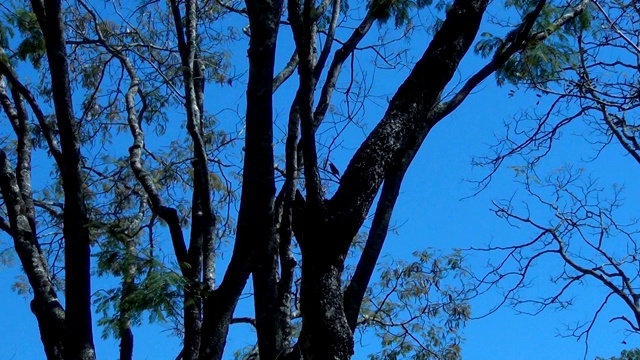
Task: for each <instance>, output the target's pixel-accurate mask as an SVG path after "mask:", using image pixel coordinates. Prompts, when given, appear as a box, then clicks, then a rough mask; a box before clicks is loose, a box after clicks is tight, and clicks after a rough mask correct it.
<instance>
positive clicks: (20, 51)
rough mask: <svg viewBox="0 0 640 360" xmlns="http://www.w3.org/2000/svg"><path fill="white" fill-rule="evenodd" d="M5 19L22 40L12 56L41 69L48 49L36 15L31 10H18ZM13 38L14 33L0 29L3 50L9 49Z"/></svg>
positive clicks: (7, 15) (0, 42) (6, 15)
mask: <svg viewBox="0 0 640 360" xmlns="http://www.w3.org/2000/svg"><path fill="white" fill-rule="evenodd" d="M5 18H6V20H7V23H9V24H10V25H12V26H13V27H15V28H16V29H17V30H18V32H19V33H20V36H21V38H22V39H21V41H20V43H19V44H18V46H17V47H16V48H15V49H14V50H13V52H14V53H13V54H12V56H15V57H17V58H18V59H20V60H22V61H25V60H29V61H30V62H31V64H32V65H33V67H34V68H36V69H38V68H40V66H41V65H42V59H43V58H44V54H45V51H46V49H45V45H44V37H43V35H42V31H41V30H40V26H39V25H38V21H37V19H36V16H35V14H34V13H33V12H32V11H30V10H27V9H23V8H18V9H15V10H14V11H13V12H12V13H8V14H5ZM13 36H14V33H13V32H12V31H7V30H6V29H5V30H4V31H3V29H0V44H1V45H2V47H3V48H8V47H9V41H8V38H9V37H13Z"/></svg>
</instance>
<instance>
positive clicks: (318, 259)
mask: <svg viewBox="0 0 640 360" xmlns="http://www.w3.org/2000/svg"><path fill="white" fill-rule="evenodd" d="M323 223H324V225H325V226H326V227H328V228H331V227H330V226H327V223H326V222H319V223H317V224H323ZM318 229H319V227H316V228H315V231H305V236H304V240H303V243H304V246H302V256H303V260H302V279H303V280H302V285H301V289H300V305H301V311H302V321H303V326H302V332H301V334H300V340H299V346H300V350H301V353H302V356H303V359H305V360H346V359H350V358H351V356H352V355H353V352H354V349H353V346H354V342H353V333H352V332H351V330H350V329H349V324H348V322H347V318H346V315H345V312H344V298H343V289H342V281H341V276H342V272H343V270H344V260H345V255H344V251H340V249H339V248H336V247H332V246H330V245H329V244H328V240H330V239H332V234H331V233H330V232H326V231H318ZM309 230H311V229H309ZM332 230H337V229H335V228H333V229H332ZM327 245H329V246H327Z"/></svg>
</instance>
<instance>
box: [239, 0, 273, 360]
mask: <svg viewBox="0 0 640 360" xmlns="http://www.w3.org/2000/svg"><path fill="white" fill-rule="evenodd" d="M246 4H247V13H248V15H249V24H250V27H251V39H250V40H249V51H248V56H249V84H248V88H247V118H246V122H247V134H246V145H245V158H244V161H245V163H244V170H243V171H244V173H243V186H242V198H241V205H240V212H239V217H238V236H237V241H241V242H243V243H245V242H247V240H248V239H247V240H245V239H242V238H244V237H253V238H254V240H253V242H254V244H253V246H252V247H253V251H254V255H253V258H252V278H253V287H254V304H255V312H256V329H257V332H258V348H259V353H260V359H265V360H271V359H276V357H277V356H278V353H279V352H280V350H281V347H282V342H283V339H282V338H281V332H280V322H279V306H278V286H277V283H278V281H277V277H276V271H277V264H278V262H277V261H278V244H277V242H276V232H275V221H274V198H275V182H274V170H273V163H274V157H273V99H272V90H273V78H274V64H275V52H276V39H277V35H278V29H279V26H280V14H281V13H282V0H275V1H247V2H246ZM249 241H250V240H249Z"/></svg>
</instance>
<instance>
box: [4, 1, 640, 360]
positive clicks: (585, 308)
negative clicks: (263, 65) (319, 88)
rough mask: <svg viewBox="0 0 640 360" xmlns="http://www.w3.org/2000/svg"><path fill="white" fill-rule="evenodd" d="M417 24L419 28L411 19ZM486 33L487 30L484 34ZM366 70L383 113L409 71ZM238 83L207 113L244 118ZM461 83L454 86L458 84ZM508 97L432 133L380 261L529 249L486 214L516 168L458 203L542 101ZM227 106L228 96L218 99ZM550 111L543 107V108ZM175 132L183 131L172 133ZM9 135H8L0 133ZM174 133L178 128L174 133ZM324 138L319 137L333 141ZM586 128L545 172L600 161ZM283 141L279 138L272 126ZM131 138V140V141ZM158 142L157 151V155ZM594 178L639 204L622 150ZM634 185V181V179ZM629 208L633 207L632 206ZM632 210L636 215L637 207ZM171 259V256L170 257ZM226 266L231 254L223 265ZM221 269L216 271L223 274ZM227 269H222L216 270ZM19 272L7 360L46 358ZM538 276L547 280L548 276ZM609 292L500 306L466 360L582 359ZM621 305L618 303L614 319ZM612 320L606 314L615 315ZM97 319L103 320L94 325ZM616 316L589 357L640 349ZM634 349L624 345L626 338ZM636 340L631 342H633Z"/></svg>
mask: <svg viewBox="0 0 640 360" xmlns="http://www.w3.org/2000/svg"><path fill="white" fill-rule="evenodd" d="M498 10H499V7H498V3H494V4H493V8H492V11H493V13H494V14H495V13H496V12H497V11H498ZM427 14H428V12H427V11H425V12H423V14H422V15H421V16H424V18H423V19H422V21H424V22H427V21H428V20H429V19H428V18H427V16H428V15H427ZM416 20H419V19H416ZM376 31H377V29H375V28H374V29H373V30H372V33H371V34H369V36H368V39H369V41H374V40H375V39H374V38H375V36H376V34H375V33H376ZM481 31H482V30H481ZM287 32H288V29H287V28H284V29H283V30H282V35H283V36H282V39H281V40H283V46H282V48H280V49H279V52H278V58H279V66H282V65H283V64H284V62H286V60H288V58H289V56H290V49H291V43H290V39H289V38H288V37H289V36H288V34H287ZM428 40H429V38H428V36H427V35H425V32H424V31H420V30H418V31H416V32H415V33H414V34H413V36H412V39H411V42H410V43H408V42H401V43H400V44H399V46H400V47H406V48H410V49H411V54H413V56H414V58H415V56H419V54H420V53H421V52H422V51H423V50H424V48H425V47H426V45H427V44H428ZM233 63H234V65H235V66H236V67H237V72H238V73H241V72H242V71H244V69H245V67H246V42H244V41H241V42H239V43H238V44H237V45H235V46H234V47H233ZM483 63H484V61H483V60H480V59H478V58H477V57H475V56H472V55H471V54H469V56H468V57H467V59H466V60H465V61H464V63H463V65H462V67H461V69H460V72H459V75H460V78H459V79H464V78H466V77H467V76H469V75H471V74H472V71H473V70H476V69H478V68H480V66H481V65H482V64H483ZM357 65H359V66H361V67H363V68H364V69H365V70H366V72H367V77H368V79H369V80H371V79H375V80H374V81H375V83H374V86H373V88H372V93H373V94H374V95H380V96H381V98H379V99H377V100H375V101H376V102H377V103H378V104H384V103H385V101H384V96H385V95H387V94H392V93H393V92H394V90H395V89H396V88H397V86H398V85H399V83H400V82H401V80H402V79H404V77H405V76H406V74H407V70H406V69H397V70H385V71H383V70H376V71H375V72H374V70H373V69H371V68H367V67H369V66H370V54H367V55H365V56H363V57H362V58H361V60H360V61H359V64H357ZM243 81H246V78H243V79H242V81H238V82H237V83H236V84H234V86H233V87H228V86H225V87H220V86H218V85H209V86H208V90H207V94H208V99H209V100H208V102H207V105H206V108H207V109H208V111H210V112H213V113H218V112H219V111H221V110H223V109H224V108H232V109H236V108H238V109H240V112H243V110H242V109H243V108H244V104H243V98H242V94H243V93H244V90H245V89H244V88H243ZM295 81H296V80H295V78H293V79H291V80H290V81H289V83H288V84H287V85H286V86H285V87H283V88H282V89H281V90H280V91H279V92H278V94H277V95H276V98H275V99H276V110H275V111H276V114H277V122H278V123H277V126H278V127H279V128H280V129H284V128H286V126H285V125H284V124H285V121H286V114H287V112H288V106H289V104H290V100H291V97H292V93H291V89H293V88H294V85H295V84H294V82H295ZM455 81H456V79H454V82H455ZM511 89H512V88H511V87H509V86H505V87H504V88H497V87H496V86H495V85H494V78H493V77H492V78H490V79H489V80H487V81H485V83H483V84H482V85H481V86H479V87H478V89H477V91H476V93H475V94H473V95H472V96H470V98H469V99H468V100H467V101H466V102H465V103H464V104H463V105H462V106H461V107H460V108H459V109H458V110H457V111H455V112H454V113H453V114H452V115H451V116H449V117H448V118H447V119H446V120H445V121H443V122H442V123H441V124H439V125H438V126H437V127H436V128H435V129H434V130H433V131H432V132H431V134H430V135H429V137H428V138H427V140H426V141H425V144H424V145H423V147H422V149H421V151H420V153H419V154H418V156H417V157H416V159H415V160H414V162H413V164H412V165H411V168H410V171H409V173H408V174H407V176H406V178H405V181H404V184H403V187H402V193H401V195H400V199H399V200H398V204H397V206H396V211H395V213H394V223H395V224H398V225H400V224H402V226H401V227H400V228H399V232H398V234H389V237H388V240H387V243H386V244H385V248H384V253H385V254H388V255H391V256H394V257H407V256H408V255H410V253H411V252H412V251H413V250H417V249H422V248H425V247H429V248H435V249H441V250H443V251H444V252H447V251H450V250H452V249H453V248H465V247H470V246H476V247H479V246H482V245H486V244H487V243H489V242H490V241H491V242H497V241H504V240H511V239H512V240H513V241H522V240H526V239H528V238H530V237H531V236H532V235H534V233H533V232H531V231H529V230H528V229H526V228H522V229H517V228H513V227H510V226H509V225H508V224H507V223H506V222H505V221H503V220H501V219H498V218H497V217H496V216H495V215H493V214H492V213H491V212H490V211H489V209H490V208H491V200H492V199H503V198H508V197H510V196H511V195H512V194H513V193H514V192H517V191H521V190H522V189H521V187H520V186H518V185H517V184H515V183H514V181H513V180H514V173H513V171H511V170H509V169H507V168H506V167H505V168H504V169H503V170H501V171H500V172H499V173H498V176H497V177H496V179H495V180H494V181H493V182H492V183H491V185H490V186H489V187H488V188H487V189H486V190H485V191H484V192H482V193H480V194H479V195H477V196H475V197H472V198H469V199H466V200H461V199H462V198H465V197H468V196H469V195H471V194H472V193H473V192H474V187H473V184H471V183H468V182H465V180H469V179H471V180H477V179H480V178H481V177H482V176H483V175H484V174H486V169H474V168H472V166H471V165H470V160H471V158H472V156H474V155H479V154H487V153H488V151H489V150H488V146H489V145H490V144H492V143H493V142H494V141H495V140H494V134H496V135H500V134H502V133H503V132H504V128H503V127H502V123H503V121H504V120H508V119H509V118H510V117H511V116H513V115H514V114H517V113H518V111H519V110H520V109H522V108H529V107H532V106H535V103H536V101H537V98H535V97H534V96H533V94H531V93H529V94H523V92H522V91H520V92H518V93H517V94H516V96H514V97H509V96H508V92H509V90H511ZM221 99H225V100H224V101H221ZM543 105H544V103H543ZM383 110H384V109H383V108H382V107H381V106H376V105H375V104H372V103H369V104H368V108H367V110H366V114H365V116H364V118H362V121H363V123H364V125H365V129H364V131H363V130H360V129H356V128H351V129H350V130H348V131H347V132H346V133H345V134H343V135H342V137H341V138H340V140H341V142H340V144H341V147H339V148H338V149H336V150H334V151H332V153H331V159H332V161H333V162H334V163H335V164H336V166H337V167H338V168H339V169H341V170H342V169H344V168H345V166H346V164H347V162H348V160H349V158H350V156H351V154H352V153H353V151H354V150H355V148H356V147H357V146H358V145H359V143H360V142H361V141H362V139H363V138H364V136H365V134H366V131H369V130H370V129H371V128H372V127H373V126H374V124H375V122H377V121H378V120H379V119H380V117H381V115H382V113H383ZM229 113H230V112H221V113H220V114H219V115H218V117H219V119H220V123H221V126H222V127H226V128H234V127H235V125H236V121H237V118H236V117H235V116H234V115H229ZM176 128H177V127H176ZM0 129H2V127H0ZM174 129H175V128H174ZM332 131H333V130H331V129H329V130H328V132H327V133H325V135H324V136H326V137H330V136H333V134H334V133H333V132H332ZM584 131H585V128H581V127H579V126H578V127H573V128H571V129H567V130H566V131H565V133H564V136H563V139H562V141H561V142H559V143H557V144H556V145H557V147H556V148H555V150H554V151H553V152H552V153H551V154H550V156H549V157H548V158H547V160H546V161H545V162H544V164H543V168H547V169H553V168H556V167H558V166H560V165H562V164H564V163H566V162H572V163H578V162H581V161H582V159H584V158H585V154H589V155H586V156H590V155H593V154H594V151H593V146H592V145H589V144H588V143H586V142H585V141H584V140H583V139H582V137H581V134H584ZM167 136H168V137H170V138H171V139H173V138H183V137H184V136H185V133H184V130H183V129H180V130H178V131H173V132H172V131H171V130H170V131H169V133H168V135H167ZM276 136H282V133H281V132H280V131H278V130H277V129H276ZM125 139H126V138H125ZM128 141H129V140H128V139H126V140H125V143H124V144H123V145H122V147H121V149H120V150H122V154H124V153H125V152H126V148H127V146H128V145H126V144H127V143H128ZM153 145H155V146H162V144H152V146H153ZM581 164H582V166H585V168H586V169H587V171H588V172H592V173H593V174H594V175H595V176H597V177H599V178H600V179H601V181H602V184H603V185H608V184H611V183H613V182H617V183H623V184H625V186H626V188H627V194H628V196H627V199H634V198H637V195H638V192H639V191H640V188H639V187H638V186H637V185H636V184H635V183H634V181H633V180H634V179H633V176H634V175H635V174H634V171H633V167H632V164H631V163H630V162H629V159H626V158H624V157H623V156H622V155H621V151H619V150H618V149H615V148H614V149H613V150H612V151H607V152H605V153H604V154H603V156H601V157H600V158H599V159H598V160H597V161H593V162H584V161H582V162H581ZM636 183H637V182H636ZM627 206H632V205H631V202H630V201H628V202H627ZM630 211H631V212H633V211H637V209H636V208H633V207H632V208H631V210H630ZM0 240H1V241H2V242H1V243H0V244H3V245H5V244H8V243H10V242H9V238H8V237H7V236H6V235H5V234H0ZM166 252H169V251H166ZM486 256H487V254H473V255H470V256H469V259H468V260H469V264H470V265H473V266H474V268H475V269H477V270H478V271H480V272H481V271H482V270H481V267H482V266H483V265H484V264H485V263H486V262H487V260H488V259H487V258H486ZM227 258H228V256H227ZM553 265H554V264H553V263H542V264H540V265H539V269H542V270H544V269H545V266H549V267H551V266H553ZM220 268H221V266H220V267H219V269H220ZM219 271H220V270H219ZM19 272H20V267H19V266H18V265H15V266H13V267H5V268H2V269H0V289H4V290H3V291H4V293H3V295H2V296H0V309H2V310H0V316H1V317H2V319H4V323H5V326H4V327H3V330H2V331H0V334H1V335H2V336H0V359H16V360H30V359H41V358H44V354H43V351H42V346H41V345H40V342H39V336H38V332H37V324H36V321H35V318H34V317H33V315H32V314H31V312H30V311H29V299H26V298H23V297H21V296H19V295H16V294H14V293H13V292H11V291H10V286H11V284H12V283H13V282H14V281H15V277H16V276H17V275H18V274H19ZM542 273H543V272H542ZM546 280H547V279H545V278H544V276H540V277H539V278H537V279H536V286H535V287H534V288H533V290H532V291H533V293H535V292H536V291H540V292H543V291H544V290H545V289H546V287H545V286H546V283H547V282H546ZM111 285H112V284H111V283H110V282H109V281H107V280H104V279H98V280H96V281H95V282H94V284H93V287H94V291H95V290H97V289H99V288H100V287H101V286H111ZM603 294H604V292H603V289H602V288H601V287H582V288H580V291H579V292H577V293H576V294H575V295H576V306H574V307H572V308H570V309H568V310H564V311H556V312H554V311H546V312H544V313H542V314H540V315H538V316H536V317H531V316H526V315H517V314H516V313H515V312H514V311H513V310H512V309H510V308H508V307H505V308H503V309H501V310H499V311H498V312H496V313H495V314H493V315H491V316H489V317H486V318H483V319H480V320H473V321H470V322H469V323H468V325H467V326H466V328H465V329H464V337H465V338H466V341H465V342H464V343H463V344H462V348H463V358H464V359H466V360H480V359H582V357H583V354H584V343H582V342H576V341H575V340H574V339H572V338H560V337H558V336H557V334H558V331H561V330H562V329H563V328H564V325H565V324H571V323H574V322H576V321H584V320H586V319H588V318H589V317H590V316H591V314H592V313H593V311H594V310H595V306H597V304H598V299H600V298H601V297H602V295H603ZM496 301H499V296H498V295H497V294H495V293H492V294H487V295H486V296H483V297H480V298H478V299H475V300H474V301H473V302H472V311H473V312H474V315H479V314H481V313H482V312H483V311H486V309H488V308H490V307H491V306H493V305H494V304H495V302H496ZM250 304H251V301H243V302H242V303H241V305H240V307H239V309H238V312H239V313H240V314H250V312H251V310H250ZM617 308H619V304H616V303H614V304H613V307H612V309H613V310H612V311H613V312H612V313H609V314H617V313H616V312H615V310H616V309H617ZM610 317H611V316H610ZM97 318H98V317H97V316H96V317H95V319H97ZM608 319H609V317H606V316H603V317H602V318H601V319H600V321H598V322H597V324H596V326H595V327H594V329H593V332H592V335H591V338H590V342H589V352H588V355H587V358H589V359H593V358H594V357H595V356H597V355H602V356H612V355H616V354H619V353H620V351H621V350H623V349H625V348H630V347H635V346H638V345H637V344H638V342H637V340H638V338H637V337H636V338H633V337H630V338H626V337H625V335H624V333H623V332H622V330H623V329H624V328H623V327H622V324H620V323H613V324H610V323H608ZM162 331H163V330H162V328H160V327H158V326H143V327H142V328H137V329H134V334H135V341H136V344H135V349H134V354H135V358H136V359H173V358H174V357H175V356H176V354H177V353H178V352H179V348H180V346H179V342H178V341H177V340H176V339H175V338H172V337H171V336H170V334H169V333H168V332H167V333H166V334H165V333H162ZM94 333H95V337H96V347H97V352H98V357H99V358H100V359H109V360H111V359H116V358H117V351H118V346H117V342H116V341H114V340H113V339H108V340H104V341H103V340H101V339H100V329H97V328H96V329H95V330H94ZM253 337H254V333H253V331H252V329H250V328H249V327H248V326H247V325H234V327H233V329H232V332H231V333H230V337H229V344H230V346H229V347H228V349H229V351H228V352H227V354H226V356H225V358H226V359H231V358H232V351H233V350H235V349H234V348H233V347H232V346H233V345H234V344H235V345H237V344H247V340H248V341H251V339H253ZM625 339H626V341H627V342H628V345H623V344H621V341H622V340H625ZM634 341H635V343H634ZM362 343H363V344H364V345H365V347H364V348H356V355H355V356H354V359H365V358H366V354H367V353H368V349H375V348H376V346H377V344H378V343H377V340H376V339H374V338H366V339H363V340H362Z"/></svg>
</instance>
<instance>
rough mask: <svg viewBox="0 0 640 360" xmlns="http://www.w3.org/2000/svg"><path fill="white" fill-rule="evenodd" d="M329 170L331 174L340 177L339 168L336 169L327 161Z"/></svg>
mask: <svg viewBox="0 0 640 360" xmlns="http://www.w3.org/2000/svg"><path fill="white" fill-rule="evenodd" d="M329 170H331V173H332V174H333V176H335V177H337V178H339V177H340V170H338V168H337V167H336V166H335V165H333V163H332V162H331V161H329Z"/></svg>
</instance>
